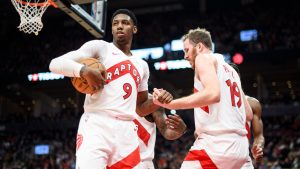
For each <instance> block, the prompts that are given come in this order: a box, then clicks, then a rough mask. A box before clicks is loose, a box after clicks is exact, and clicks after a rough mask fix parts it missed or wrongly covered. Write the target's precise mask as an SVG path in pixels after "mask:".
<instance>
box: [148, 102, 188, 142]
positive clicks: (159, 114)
mask: <svg viewBox="0 0 300 169" xmlns="http://www.w3.org/2000/svg"><path fill="white" fill-rule="evenodd" d="M152 117H153V120H154V122H155V124H156V127H157V128H158V130H159V132H160V133H161V134H162V136H163V137H164V138H165V139H167V140H175V139H178V138H179V137H181V136H182V135H183V134H184V132H185V131H186V124H185V123H184V121H183V120H182V119H181V118H180V116H178V115H171V116H169V118H167V117H166V114H165V112H164V109H163V108H159V109H158V110H157V111H155V112H153V113H152ZM167 124H168V125H167Z"/></svg>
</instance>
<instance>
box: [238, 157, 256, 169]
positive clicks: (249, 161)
mask: <svg viewBox="0 0 300 169" xmlns="http://www.w3.org/2000/svg"><path fill="white" fill-rule="evenodd" d="M241 169H254V166H253V163H252V159H251V157H250V155H248V158H247V162H246V163H245V164H244V165H243V167H242V168H241Z"/></svg>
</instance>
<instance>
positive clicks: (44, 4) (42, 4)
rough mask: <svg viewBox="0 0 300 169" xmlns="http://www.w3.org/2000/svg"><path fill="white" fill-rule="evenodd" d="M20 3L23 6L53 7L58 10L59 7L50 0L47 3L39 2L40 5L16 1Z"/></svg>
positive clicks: (20, 0)
mask: <svg viewBox="0 0 300 169" xmlns="http://www.w3.org/2000/svg"><path fill="white" fill-rule="evenodd" d="M16 1H17V2H18V3H21V4H23V5H29V6H53V7H55V8H57V5H56V4H55V3H54V2H53V1H52V0H48V1H46V2H39V3H34V2H24V1H22V0H16Z"/></svg>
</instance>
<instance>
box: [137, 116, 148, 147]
mask: <svg viewBox="0 0 300 169" xmlns="http://www.w3.org/2000/svg"><path fill="white" fill-rule="evenodd" d="M133 122H134V123H135V124H136V125H137V126H138V132H137V134H138V136H139V138H140V139H141V140H142V141H143V142H144V143H145V144H146V146H148V142H149V139H150V133H149V132H148V131H147V130H146V129H145V127H144V126H143V125H142V124H141V123H140V122H139V121H138V120H136V119H134V120H133Z"/></svg>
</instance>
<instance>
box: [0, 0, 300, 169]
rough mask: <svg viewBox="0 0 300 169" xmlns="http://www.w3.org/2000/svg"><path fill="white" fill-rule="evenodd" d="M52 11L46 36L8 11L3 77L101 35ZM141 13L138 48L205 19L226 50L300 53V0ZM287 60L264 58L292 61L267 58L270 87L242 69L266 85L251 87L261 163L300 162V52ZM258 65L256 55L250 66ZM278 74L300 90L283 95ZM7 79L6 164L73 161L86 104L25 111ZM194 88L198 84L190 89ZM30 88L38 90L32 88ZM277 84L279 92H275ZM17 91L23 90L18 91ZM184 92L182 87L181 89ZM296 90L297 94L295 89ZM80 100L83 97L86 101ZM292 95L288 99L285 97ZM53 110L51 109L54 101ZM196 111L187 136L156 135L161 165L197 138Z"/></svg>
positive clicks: (0, 164)
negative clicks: (259, 115)
mask: <svg viewBox="0 0 300 169" xmlns="http://www.w3.org/2000/svg"><path fill="white" fill-rule="evenodd" d="M53 17H54V16H53ZM53 17H51V16H45V18H44V20H45V25H44V28H43V30H42V32H41V33H40V35H39V36H34V35H25V34H23V33H22V32H18V30H17V29H10V26H13V24H12V21H10V20H9V19H7V18H4V20H5V21H7V24H6V25H1V29H0V38H1V39H2V40H3V41H6V42H9V43H4V44H3V45H2V46H1V49H3V50H2V56H3V57H2V60H1V66H0V75H1V77H3V78H2V80H3V81H4V82H5V81H8V79H18V78H20V77H21V76H23V75H24V74H28V73H36V72H43V71H45V72H46V71H49V70H48V65H49V62H50V60H51V59H52V58H54V57H56V56H59V55H61V54H63V53H66V52H68V51H70V50H74V49H77V48H79V47H80V46H81V45H82V44H83V43H84V42H86V41H88V40H92V39H94V37H92V36H91V35H90V34H89V33H87V31H85V30H84V29H83V28H81V27H80V26H79V25H78V24H77V23H76V22H73V21H66V20H67V19H66V17H65V16H61V17H60V18H53ZM67 17H68V16H67ZM137 17H138V20H139V33H138V34H137V36H136V37H135V39H134V44H133V46H134V48H147V47H157V46H164V45H165V44H166V43H169V42H170V41H171V40H173V39H179V38H180V37H181V36H182V35H183V34H184V33H186V32H187V31H188V30H189V29H190V28H196V27H205V28H207V29H208V30H209V31H211V33H212V38H213V41H214V43H215V49H216V52H220V53H231V54H233V53H235V52H237V51H240V52H244V53H250V54H253V55H257V56H261V55H263V56H264V55H266V56H267V55H268V54H269V53H278V51H283V55H282V56H280V57H281V58H288V57H289V51H290V50H296V53H299V52H298V51H299V49H300V33H299V30H300V22H299V17H300V13H299V11H298V6H297V5H293V3H291V4H288V3H280V4H279V5H278V4H277V5H276V6H274V7H272V8H270V7H267V6H266V4H260V2H256V3H253V4H252V3H251V4H249V5H245V6H242V7H241V8H239V9H235V8H233V9H232V10H211V11H207V12H205V13H200V12H199V11H198V13H197V14H195V11H179V12H177V11H176V12H170V13H163V14H161V13H157V14H150V15H138V16H137ZM153 18H155V19H153ZM109 21H110V18H108V24H107V33H106V35H105V37H104V40H107V41H111V39H112V37H111V34H110V24H109ZM57 25H60V26H57ZM249 29H256V30H257V31H258V38H257V40H253V41H249V42H241V41H240V37H239V36H240V31H241V30H249ZM11 39H14V40H11ZM297 57H298V55H297ZM256 58H258V57H256ZM298 58H299V57H298ZM250 59H251V58H250ZM250 59H249V60H250ZM258 59H260V58H258ZM286 60H288V59H278V60H277V61H276V62H275V63H274V61H268V60H267V61H264V62H265V63H268V64H269V65H273V64H275V66H276V64H278V65H279V64H283V63H286V65H285V67H284V68H282V67H280V66H281V65H280V66H278V65H277V67H273V68H274V70H271V71H270V70H269V71H265V70H264V67H263V66H261V67H259V70H260V71H261V73H262V74H263V73H264V78H265V85H266V86H267V85H269V86H267V87H263V86H264V84H263V83H262V82H261V85H260V80H256V79H261V78H258V77H259V76H258V75H257V74H255V75H251V73H253V71H250V72H249V73H248V74H247V72H242V74H246V75H244V76H242V80H243V83H245V82H246V83H245V86H246V87H245V88H246V91H247V89H248V88H251V87H252V86H255V85H257V86H262V87H261V88H259V87H257V90H256V91H257V92H256V91H255V92H254V93H251V91H250V92H249V93H250V95H252V96H258V95H260V94H261V96H260V97H259V99H261V101H262V103H263V105H264V111H263V121H264V135H265V138H266V144H265V149H264V159H263V161H262V162H261V163H259V164H255V166H256V168H258V169H288V168H289V169H290V168H293V169H296V168H300V132H299V131H297V129H298V128H299V127H300V115H299V114H300V112H299V102H298V101H299V100H297V99H299V97H297V92H298V96H299V90H298V89H297V88H296V89H293V87H295V86H297V84H296V82H293V81H292V80H293V79H290V77H289V76H288V75H290V74H293V75H295V74H297V76H298V75H299V72H297V71H298V70H299V68H300V60H299V59H298V63H297V61H296V62H295V61H292V62H293V63H292V64H293V65H292V66H291V65H289V64H290V63H287V62H286ZM266 65H267V64H266ZM255 66H256V63H254V64H252V65H249V66H248V67H251V68H253V67H255ZM266 67H267V66H266ZM278 67H279V68H278ZM277 68H278V69H277ZM285 68H289V69H285ZM266 69H267V68H266ZM275 69H277V71H278V72H276V71H275ZM283 69H284V71H283ZM244 70H245V69H244ZM248 70H249V69H248ZM274 72H275V73H274ZM279 72H284V73H279ZM152 73H153V72H152ZM271 74H272V75H271ZM10 75H11V76H10ZM168 76H169V74H168ZM257 76H258V77H257ZM273 76H277V77H276V78H277V79H276V78H275V80H274V79H272V78H273ZM245 77H246V78H245ZM247 77H253V79H255V81H251V79H250V78H247ZM271 77H272V78H271ZM155 78H156V80H158V81H157V82H156V84H157V83H161V80H162V79H164V78H161V77H159V73H157V72H156V73H155V76H154V78H153V77H152V80H153V79H155ZM278 78H282V79H283V80H282V81H280V83H281V82H283V83H284V84H282V86H283V85H285V86H288V87H286V88H287V89H288V90H287V91H285V92H286V93H287V94H290V92H294V94H293V93H292V94H293V95H284V94H282V93H280V91H277V89H276V87H278V86H279V85H280V83H279V82H278V81H276V80H278ZM291 78H293V76H291ZM287 80H291V81H289V82H288V81H287ZM286 81H287V82H286ZM9 83H10V82H9ZM152 83H155V82H152ZM268 83H269V84H268ZM285 83H288V84H285ZM298 83H299V82H298ZM293 85H294V86H293ZM0 87H1V88H0V91H1V95H0V140H1V142H0V168H3V169H74V168H75V166H74V165H75V142H76V140H75V138H76V131H77V124H78V120H79V118H80V115H81V112H82V111H81V110H82V108H79V107H80V106H81V105H80V104H78V105H77V107H71V106H69V107H68V106H67V107H63V106H62V105H65V104H67V102H68V99H65V100H61V101H60V102H59V103H58V104H60V105H61V106H62V107H61V108H60V111H59V112H56V113H45V112H44V113H43V112H39V113H37V112H36V111H37V110H34V109H33V108H30V109H28V107H27V109H26V106H27V105H26V103H25V106H23V107H25V108H24V111H20V110H19V109H14V110H11V109H12V107H14V106H15V105H16V104H19V103H20V102H21V103H22V101H24V97H23V96H22V97H23V98H20V99H18V96H19V95H20V93H19V95H18V94H17V93H18V92H16V91H14V92H12V91H9V90H7V89H6V87H7V86H6V84H4V83H1V84H0ZM23 87H24V88H25V89H26V87H28V86H25V84H24V86H23ZM282 88H283V87H282ZM282 88H281V89H282ZM27 89H28V88H27ZM27 89H26V90H27ZM275 89H276V90H275ZM178 90H183V89H178ZM188 90H190V91H191V89H188ZM259 90H262V91H259ZM267 91H268V92H269V95H270V96H268V97H264V93H267ZM28 92H31V91H30V90H29V89H28ZM272 92H273V95H271V94H272ZM14 93H16V95H13V94H14ZM177 93H178V94H179V95H180V92H179V91H178V92H177ZM247 93H248V92H247ZM249 93H248V94H249ZM286 93H285V94H286ZM295 94H296V95H295ZM21 95H22V94H21ZM265 95H267V94H265ZM294 95H295V98H293V99H291V98H290V96H294ZM272 96H276V98H275V99H273V100H275V101H276V102H270V101H269V100H271V99H272ZM13 99H15V100H13ZM54 99H55V98H53V100H54ZM28 100H29V102H30V103H31V101H32V98H28ZM287 100H288V101H287ZM290 100H291V101H290ZM14 102H15V103H14ZM75 102H76V103H79V102H80V101H79V102H78V101H75ZM81 102H82V100H81ZM287 102H288V103H289V104H285V103H287ZM8 103H9V104H8ZM13 103H14V104H13ZM31 106H32V104H31ZM79 110H80V111H79ZM34 111H35V112H34ZM47 111H51V108H49V110H47ZM33 112H34V113H33ZM36 113H37V114H36ZM189 114H190V117H189V118H187V121H186V123H188V126H189V131H188V132H187V133H186V134H185V135H184V136H183V137H182V138H180V139H179V140H176V141H167V140H164V139H163V138H162V137H161V136H160V135H159V136H158V137H157V141H156V148H155V152H156V156H155V164H156V167H157V168H158V169H177V168H179V167H180V164H181V163H182V161H183V159H184V157H185V155H186V153H187V151H188V148H189V147H190V146H191V144H192V143H193V142H194V135H193V132H194V131H193V121H192V120H191V119H192V113H189ZM38 144H48V145H50V151H49V154H46V155H36V154H35V153H34V146H35V145H38Z"/></svg>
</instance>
